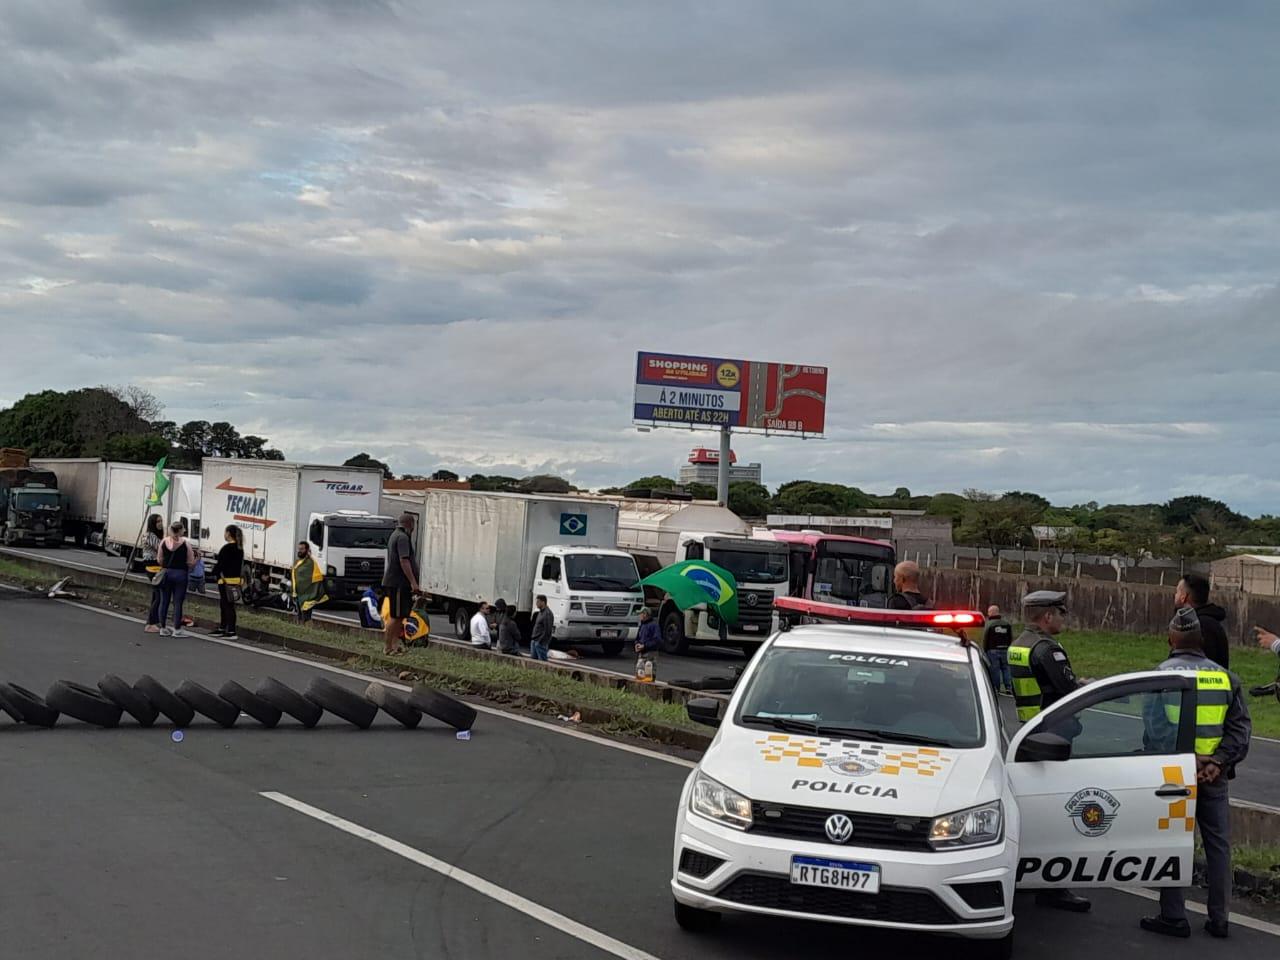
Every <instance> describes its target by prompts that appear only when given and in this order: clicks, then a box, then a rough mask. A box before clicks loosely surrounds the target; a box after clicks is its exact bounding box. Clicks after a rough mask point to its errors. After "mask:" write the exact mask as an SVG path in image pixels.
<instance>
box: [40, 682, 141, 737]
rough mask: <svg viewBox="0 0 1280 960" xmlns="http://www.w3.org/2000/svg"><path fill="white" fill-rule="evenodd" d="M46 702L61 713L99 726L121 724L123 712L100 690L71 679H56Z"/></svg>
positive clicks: (116, 725) (46, 696)
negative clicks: (73, 681)
mask: <svg viewBox="0 0 1280 960" xmlns="http://www.w3.org/2000/svg"><path fill="white" fill-rule="evenodd" d="M44 702H45V703H47V704H48V705H49V706H51V707H53V709H55V710H57V711H58V712H59V713H65V714H66V715H67V716H68V717H74V718H75V719H77V720H81V721H83V722H85V723H92V724H93V725H94V726H97V727H118V726H120V714H121V713H122V712H123V711H122V710H121V709H120V707H118V706H116V705H115V704H114V703H112V702H111V701H110V700H108V699H107V698H106V697H104V696H103V695H102V694H101V693H100V692H99V691H97V690H95V689H93V688H92V687H86V686H84V685H83V684H80V683H72V682H71V681H70V680H55V681H53V684H52V685H51V686H50V687H49V692H48V693H47V694H45V698H44Z"/></svg>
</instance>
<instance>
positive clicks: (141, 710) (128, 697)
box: [98, 673, 160, 727]
mask: <svg viewBox="0 0 1280 960" xmlns="http://www.w3.org/2000/svg"><path fill="white" fill-rule="evenodd" d="M98 689H99V690H101V691H102V695H103V696H104V697H106V698H107V699H108V700H110V701H111V702H112V703H114V704H115V705H116V706H117V707H119V708H120V709H121V710H123V711H124V712H125V713H127V714H129V716H131V717H133V719H134V720H136V721H138V726H140V727H149V726H151V725H153V724H154V723H155V722H156V718H157V717H159V716H160V711H159V709H157V707H156V705H155V704H154V703H152V702H151V701H150V700H148V699H147V698H146V697H145V696H144V695H143V694H142V692H141V691H140V690H135V689H134V688H133V687H131V686H129V684H127V683H125V682H124V681H123V680H121V679H120V678H119V677H117V676H116V675H115V674H113V673H109V674H107V675H106V676H105V677H103V678H102V679H101V680H99V681H98Z"/></svg>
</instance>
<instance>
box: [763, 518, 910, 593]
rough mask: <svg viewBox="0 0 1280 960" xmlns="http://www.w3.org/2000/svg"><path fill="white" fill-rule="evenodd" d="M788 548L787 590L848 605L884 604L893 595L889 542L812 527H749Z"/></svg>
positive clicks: (891, 560) (891, 547) (890, 546)
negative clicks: (765, 528) (788, 588)
mask: <svg viewBox="0 0 1280 960" xmlns="http://www.w3.org/2000/svg"><path fill="white" fill-rule="evenodd" d="M753 535H754V536H755V538H756V539H758V540H774V541H777V542H779V543H785V544H787V545H788V546H789V548H790V552H791V595H792V596H793V597H803V598H804V599H806V600H819V601H822V602H825V603H838V604H844V605H845V606H849V607H884V606H886V605H887V604H888V602H889V597H890V596H891V595H892V594H893V565H894V563H895V562H896V558H895V555H894V550H893V544H892V543H890V542H889V541H888V540H871V539H868V538H866V537H846V536H841V535H839V534H834V533H818V532H816V531H813V530H761V529H757V530H755V531H754V534H753Z"/></svg>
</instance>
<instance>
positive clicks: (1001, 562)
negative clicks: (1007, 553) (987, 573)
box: [996, 553, 1004, 573]
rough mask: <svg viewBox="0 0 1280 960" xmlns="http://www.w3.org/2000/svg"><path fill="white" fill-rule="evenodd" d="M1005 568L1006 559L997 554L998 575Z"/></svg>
mask: <svg viewBox="0 0 1280 960" xmlns="http://www.w3.org/2000/svg"><path fill="white" fill-rule="evenodd" d="M1003 567H1004V557H1003V556H1002V555H1001V554H999V553H997V554H996V573H1000V571H1001V569H1002V568H1003Z"/></svg>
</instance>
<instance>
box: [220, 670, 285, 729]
mask: <svg viewBox="0 0 1280 960" xmlns="http://www.w3.org/2000/svg"><path fill="white" fill-rule="evenodd" d="M218 696H220V697H221V698H222V699H223V700H225V701H227V703H232V704H235V706H236V709H238V710H239V711H240V712H241V713H247V714H248V715H249V716H251V717H253V719H255V720H257V721H258V722H259V723H260V724H262V725H263V726H264V727H266V728H267V729H271V728H272V727H274V726H275V725H276V724H277V723H279V722H280V714H281V713H282V712H283V711H281V710H280V709H279V708H277V707H275V706H272V705H271V704H270V703H268V702H267V701H266V700H263V699H262V698H261V697H260V696H258V695H257V694H256V693H252V692H250V691H249V690H248V689H246V688H245V687H242V686H241V685H240V684H238V683H236V682H235V681H234V680H228V681H227V682H226V683H224V684H223V685H222V686H221V687H220V688H219V689H218Z"/></svg>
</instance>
